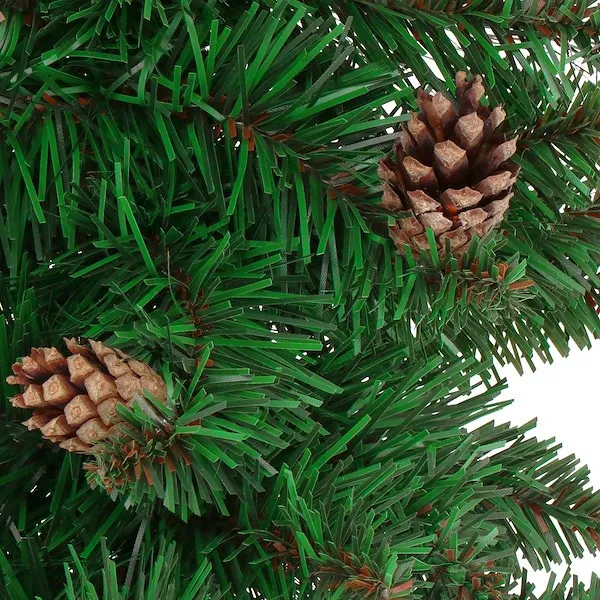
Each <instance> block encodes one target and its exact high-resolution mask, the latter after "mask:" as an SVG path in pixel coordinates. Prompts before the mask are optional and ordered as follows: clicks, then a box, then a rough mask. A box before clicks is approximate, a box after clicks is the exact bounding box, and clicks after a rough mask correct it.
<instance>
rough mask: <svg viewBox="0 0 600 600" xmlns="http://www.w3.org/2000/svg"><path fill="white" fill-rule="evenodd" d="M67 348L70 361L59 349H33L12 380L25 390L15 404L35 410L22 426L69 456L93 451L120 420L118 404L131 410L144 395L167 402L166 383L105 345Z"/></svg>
mask: <svg viewBox="0 0 600 600" xmlns="http://www.w3.org/2000/svg"><path fill="white" fill-rule="evenodd" d="M65 343H66V346H67V350H68V352H69V355H68V356H66V357H65V356H64V355H63V354H62V353H61V352H60V351H59V350H58V349H57V348H54V347H52V348H32V349H31V351H30V354H29V356H25V357H24V358H23V359H22V361H21V362H17V363H15V364H14V365H13V367H12V370H13V375H11V376H9V377H8V378H7V382H8V383H9V384H11V385H20V386H22V387H23V388H24V389H23V393H21V394H17V395H16V396H15V397H14V398H12V399H11V400H10V402H11V403H12V405H13V406H14V407H16V408H22V409H29V410H32V411H33V414H32V415H31V417H30V418H29V419H27V420H26V421H24V422H23V425H25V426H26V427H27V428H28V429H29V430H34V429H39V430H40V432H41V433H42V436H43V437H44V438H45V439H48V440H50V441H52V442H55V443H58V444H59V445H60V447H61V448H63V449H65V450H68V451H69V452H86V453H88V452H93V449H94V445H95V444H97V443H98V442H100V441H102V440H104V439H106V438H107V437H108V436H109V435H110V431H111V428H112V427H114V426H115V425H116V424H117V423H118V422H119V421H120V420H121V418H120V416H119V414H118V412H117V406H118V405H119V404H125V405H129V404H131V402H132V401H133V400H134V399H135V398H136V396H138V395H139V396H141V395H143V394H144V392H149V393H150V394H151V395H152V396H153V397H154V398H156V399H157V400H159V401H161V402H164V401H165V400H166V385H165V382H164V380H163V379H162V377H160V375H158V373H156V371H154V370H153V369H152V368H151V367H149V366H148V365H147V364H145V363H143V362H140V361H138V360H134V359H132V358H131V357H129V356H128V355H126V354H125V353H123V352H121V351H120V350H118V349H113V348H109V347H108V346H105V345H104V344H103V343H102V342H96V341H94V340H89V343H90V345H89V346H87V345H82V344H79V343H78V342H77V341H76V340H74V339H66V338H65Z"/></svg>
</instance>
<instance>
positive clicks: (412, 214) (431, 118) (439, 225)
mask: <svg viewBox="0 0 600 600" xmlns="http://www.w3.org/2000/svg"><path fill="white" fill-rule="evenodd" d="M456 89H457V102H456V104H453V103H452V102H451V101H450V100H448V98H446V96H444V95H443V94H441V93H439V92H437V93H436V94H434V95H430V94H427V93H426V92H424V91H423V90H419V93H418V104H419V107H420V109H421V112H420V113H418V114H416V113H413V114H411V116H410V120H409V121H408V122H407V124H406V126H405V127H404V128H403V130H402V131H401V132H400V135H399V136H398V141H397V143H396V144H395V147H394V154H395V159H390V158H386V159H384V160H382V161H381V163H380V165H379V171H378V173H379V177H380V179H381V181H382V183H383V198H382V202H381V205H380V206H381V207H382V208H384V209H386V210H388V211H391V212H394V213H397V214H398V216H397V219H396V222H395V223H394V224H393V225H392V226H391V227H390V228H389V233H390V237H391V238H392V240H393V241H394V243H395V244H396V247H397V248H398V250H399V251H400V252H401V253H404V252H405V251H406V247H407V246H408V247H409V248H410V249H411V250H414V251H416V252H419V250H420V249H429V246H430V243H429V238H428V236H427V231H426V230H427V228H431V230H432V231H433V234H434V237H435V241H436V244H437V247H438V250H439V251H440V252H441V253H442V254H444V253H445V252H446V249H447V248H448V247H449V248H450V251H451V252H452V253H453V254H459V253H461V252H463V251H465V250H466V248H467V246H468V243H469V241H470V240H471V238H472V236H473V235H477V236H478V237H482V236H484V235H485V234H486V233H488V232H489V231H490V230H491V229H492V228H494V227H496V226H497V225H498V224H499V223H500V222H501V221H502V219H503V218H504V214H505V213H506V211H507V209H508V207H509V204H510V199H511V198H512V196H513V193H512V187H513V185H514V183H515V181H516V179H517V176H518V173H519V168H518V167H517V166H516V165H515V164H514V163H512V162H511V161H510V158H511V157H512V155H513V154H514V153H515V151H516V149H517V139H516V138H514V139H511V140H506V138H505V136H504V135H503V134H501V133H499V127H500V125H501V124H502V122H503V121H504V119H505V118H506V113H505V112H504V110H503V109H502V108H501V107H500V106H497V107H495V108H494V109H493V110H491V109H489V108H487V107H484V106H482V105H481V103H480V101H481V98H482V97H483V94H484V92H485V89H484V87H483V84H482V80H481V77H480V76H479V75H477V76H476V77H474V78H473V79H472V80H471V81H467V78H466V74H465V73H463V72H459V73H457V75H456Z"/></svg>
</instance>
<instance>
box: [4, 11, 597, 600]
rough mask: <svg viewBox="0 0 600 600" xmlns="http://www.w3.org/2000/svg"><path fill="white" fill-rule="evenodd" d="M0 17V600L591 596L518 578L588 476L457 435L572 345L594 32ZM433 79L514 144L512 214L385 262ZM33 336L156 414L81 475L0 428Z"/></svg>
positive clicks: (472, 22)
mask: <svg viewBox="0 0 600 600" xmlns="http://www.w3.org/2000/svg"><path fill="white" fill-rule="evenodd" d="M0 4H1V10H2V16H3V19H2V20H1V22H0V129H1V130H2V136H0V188H1V189H2V192H3V203H2V205H1V207H0V248H1V251H0V310H1V311H2V314H3V318H2V319H0V358H1V360H0V376H1V378H2V383H1V384H0V385H2V386H3V387H2V391H3V394H2V398H1V399H0V520H1V521H2V524H3V527H2V528H1V529H0V572H1V576H0V597H2V598H4V597H6V598H11V599H12V598H16V599H18V600H24V599H25V598H43V600H55V599H56V600H63V599H66V600H75V599H79V598H84V597H85V598H103V599H107V600H108V599H110V600H133V598H136V599H138V600H142V599H146V598H147V599H148V600H150V598H152V599H158V600H163V599H164V600H170V599H173V600H175V598H182V599H183V600H192V599H198V600H226V599H229V598H236V599H242V600H243V599H248V600H249V599H250V598H253V599H256V598H264V599H265V600H275V599H277V598H282V599H283V598H285V599H286V600H287V599H289V598H298V599H300V598H302V599H306V600H336V599H341V600H344V599H346V598H348V599H351V600H388V599H391V598H407V599H408V598H411V599H414V600H475V598H476V599H477V600H484V599H485V600H499V599H501V600H567V599H569V600H596V599H597V597H598V594H599V593H600V585H599V582H598V579H597V577H594V578H593V579H592V581H591V583H590V585H589V586H588V587H586V586H584V585H583V584H582V583H580V582H579V581H578V579H577V578H576V577H575V578H573V579H571V578H570V576H569V575H567V576H565V579H564V580H563V581H561V582H557V581H556V579H555V577H554V576H551V577H550V581H549V583H548V587H547V589H546V590H545V591H540V590H538V591H536V590H534V589H533V587H532V586H531V585H530V584H529V583H527V575H526V573H525V572H524V570H523V569H522V567H521V566H520V564H519V562H518V560H517V552H518V551H519V550H520V551H522V552H523V554H524V555H525V557H526V558H527V560H528V561H529V563H530V564H531V565H532V566H533V568H544V569H547V570H550V569H551V568H552V565H553V564H555V563H559V562H561V561H567V562H568V561H570V560H571V559H572V558H573V557H579V556H582V555H583V554H584V553H586V552H592V553H593V552H596V551H597V550H598V548H599V543H600V526H599V523H600V521H599V518H600V501H599V496H598V493H597V492H595V491H594V490H593V489H592V488H591V487H590V485H589V480H588V479H589V473H588V471H587V469H586V468H585V467H582V466H580V465H579V463H578V461H577V459H576V458H575V457H572V456H568V457H566V458H559V457H558V455H557V451H558V449H559V444H557V443H556V442H555V441H554V440H548V441H539V440H537V439H535V438H532V437H531V436H530V434H531V431H532V429H533V426H534V423H528V424H525V425H519V424H517V425H508V424H506V425H501V424H497V423H494V422H488V423H485V424H483V425H478V426H476V427H475V426H474V425H473V423H474V421H476V420H478V419H481V418H484V417H485V418H487V417H490V416H491V415H493V414H494V413H495V412H496V411H498V410H499V409H501V408H502V407H503V406H505V405H506V404H507V402H506V401H503V400H499V399H498V393H499V392H500V390H501V389H502V388H503V387H504V382H503V381H502V380H500V378H499V377H498V375H497V372H496V368H495V367H496V365H498V364H503V363H507V362H509V363H511V364H513V365H514V366H515V367H516V368H517V369H518V370H521V371H522V370H523V367H524V366H525V365H526V364H527V365H529V366H530V367H531V368H534V367H535V357H536V356H537V357H539V358H541V359H542V360H546V361H551V360H552V358H553V356H554V354H555V351H558V352H559V353H561V354H567V352H568V349H569V344H570V343H575V344H576V345H578V346H579V347H582V348H583V347H589V346H590V344H591V340H592V339H593V338H595V337H598V336H599V335H600V325H599V320H598V311H599V308H598V306H599V302H600V285H599V283H600V282H599V280H598V261H599V260H600V242H599V241H598V240H599V239H600V229H599V228H600V224H599V220H598V214H600V213H599V211H598V200H599V198H598V182H599V178H598V164H599V163H600V143H599V140H600V95H599V94H600V92H599V88H598V85H597V83H598V52H597V50H598V44H599V43H600V15H599V13H598V10H597V7H596V6H595V3H594V2H592V1H591V0H589V1H584V2H572V1H570V0H547V1H545V2H530V1H529V0H513V1H512V2H499V1H497V0H482V1H480V0H476V1H474V2H455V1H449V0H443V1H436V2H433V1H430V0H414V1H413V0H410V1H406V2H396V1H393V0H392V1H386V2H382V1H378V0H331V1H324V0H314V1H313V2H310V3H309V2H302V1H300V0H256V1H252V0H240V1H236V2H226V1H224V0H210V1H205V0H144V1H133V0H110V1H108V2H98V1H96V0H84V1H83V2H72V1H71V0H55V1H53V2H42V1H39V2H35V3H33V2H31V3H28V2H25V3H23V2H4V3H0ZM19 9H24V10H19ZM457 71H467V72H469V73H472V74H476V73H480V74H481V75H482V76H483V78H484V79H485V82H486V87H487V90H488V92H487V97H486V98H485V99H484V100H483V102H484V103H487V104H490V105H495V104H502V105H503V106H504V109H505V111H506V113H507V121H506V123H505V124H504V130H505V132H506V133H507V134H515V135H518V136H519V146H518V150H517V154H516V155H515V162H517V163H518V164H519V166H520V167H521V172H520V175H519V179H518V182H517V183H516V186H515V192H516V193H515V197H514V198H513V199H512V201H511V208H510V211H509V212H508V214H507V218H506V219H505V220H504V222H503V223H502V225H501V227H500V228H499V229H498V230H496V231H495V232H493V233H491V234H490V235H488V236H486V237H485V238H484V239H474V240H473V241H472V243H471V245H470V247H469V250H468V252H467V253H466V254H465V255H464V256H462V257H461V258H460V259H458V258H456V257H452V256H450V255H448V256H445V257H440V256H439V254H438V253H437V252H434V251H433V252H425V251H423V252H422V253H421V254H420V255H419V256H405V257H402V256H400V255H399V254H397V252H396V249H395V246H394V244H393V242H392V241H391V240H390V239H389V236H388V232H387V231H388V229H387V227H388V222H389V221H390V220H393V219H394V214H392V213H390V212H389V211H386V210H384V209H383V208H382V207H381V193H382V190H381V185H380V180H379V177H378V174H377V165H378V163H379V161H380V159H381V158H382V157H383V156H385V155H386V154H387V153H389V152H390V151H391V150H392V145H393V142H394V141H395V139H396V137H397V133H398V130H399V128H400V127H401V126H402V124H403V123H405V122H406V121H407V120H408V119H409V113H410V112H411V111H413V110H415V109H416V107H417V104H416V101H415V90H416V88H417V87H422V88H424V89H426V90H428V91H429V90H438V91H443V92H449V93H450V94H453V93H454V92H455V83H454V74H455V73H456V72H457ZM64 335H67V336H73V335H75V336H82V337H88V336H89V337H91V338H98V339H103V340H104V341H106V342H107V343H109V344H110V345H111V346H115V347H118V348H122V349H124V350H126V351H127V352H128V353H130V354H131V355H133V356H135V357H137V358H139V359H142V360H145V361H148V362H149V363H151V364H152V365H153V366H154V367H155V368H156V369H157V370H158V371H160V373H161V375H162V376H163V378H164V379H165V381H166V383H167V388H168V397H169V400H168V402H167V403H166V404H164V405H160V404H157V403H156V402H155V401H153V399H152V398H138V399H137V401H136V403H134V405H133V406H131V407H130V408H129V409H126V410H122V412H121V416H122V417H123V418H124V419H125V424H124V425H123V424H122V425H120V431H121V435H120V437H119V436H117V435H115V436H114V437H112V438H111V439H110V440H108V441H107V442H105V443H104V444H103V445H102V446H103V452H98V453H97V454H96V455H93V456H90V457H87V458H83V457H80V456H77V455H66V454H65V453H64V452H62V451H60V450H59V449H58V448H56V447H54V446H53V445H52V444H50V443H48V442H45V441H42V440H40V437H39V434H38V433H36V432H27V431H25V430H24V429H23V428H22V427H21V426H20V424H19V423H18V421H19V420H21V415H20V414H19V412H20V411H19V410H18V409H15V408H13V407H12V406H11V405H10V404H9V403H8V402H7V401H6V399H7V398H8V397H9V396H11V395H12V390H11V389H10V386H8V385H7V384H6V383H4V381H5V379H6V377H7V376H8V375H9V374H10V366H11V364H12V363H13V362H14V360H15V359H16V358H17V357H19V356H24V355H27V353H28V351H29V349H30V348H31V347H36V346H41V345H47V346H52V345H55V344H57V342H58V341H59V340H60V339H61V338H62V337H63V336H64ZM84 463H86V464H87V465H88V466H87V471H86V470H84V468H83V465H84ZM90 482H91V483H93V484H94V487H93V489H92V488H91V487H90V485H89V483H90ZM107 491H108V492H109V494H107ZM108 548H110V551H109V550H108Z"/></svg>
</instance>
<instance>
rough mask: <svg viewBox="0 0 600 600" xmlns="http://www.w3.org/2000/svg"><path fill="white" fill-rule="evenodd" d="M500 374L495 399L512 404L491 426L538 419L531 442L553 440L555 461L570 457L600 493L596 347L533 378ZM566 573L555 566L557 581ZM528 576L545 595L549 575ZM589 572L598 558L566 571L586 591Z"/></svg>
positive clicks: (599, 351)
mask: <svg viewBox="0 0 600 600" xmlns="http://www.w3.org/2000/svg"><path fill="white" fill-rule="evenodd" d="M524 368H525V369H527V368H528V367H526V366H525V367H524ZM500 372H501V375H502V376H503V377H505V378H506V379H507V380H508V389H506V390H504V391H503V392H502V395H501V396H500V397H501V398H503V399H513V400H514V402H513V404H512V405H510V406H508V407H506V408H504V409H502V410H501V411H499V412H498V413H496V414H494V415H493V417H491V418H493V419H494V420H495V421H496V423H505V422H507V421H510V422H511V423H513V424H514V425H522V424H524V423H527V422H528V421H530V420H531V419H533V418H536V417H537V420H538V426H537V429H536V430H535V436H536V437H537V438H538V439H550V438H552V437H554V438H556V441H557V442H560V443H562V445H563V447H562V449H561V450H560V451H559V456H566V455H569V454H575V455H576V456H577V458H579V459H580V461H581V464H582V465H583V464H587V465H588V467H589V468H590V470H591V476H590V483H591V484H592V485H593V486H594V488H595V489H598V488H600V429H599V428H598V424H599V420H600V419H599V417H600V393H599V386H600V342H599V341H597V342H595V344H594V345H593V347H592V348H591V349H590V350H583V351H581V350H579V349H578V348H574V349H572V350H571V353H570V354H569V356H568V357H567V358H562V357H560V356H557V358H556V359H555V361H554V363H552V364H544V363H541V364H538V367H537V369H536V371H535V372H534V373H532V372H531V371H530V370H526V371H525V373H524V375H523V376H520V375H519V374H518V373H517V372H516V371H515V370H514V369H513V368H512V367H507V368H504V369H503V370H501V371H500ZM486 420H489V418H488V419H486ZM565 568H566V565H557V566H556V568H555V573H556V574H557V579H561V578H562V576H563V575H564V572H565ZM527 570H528V572H529V575H528V579H529V580H530V581H532V582H533V583H536V586H537V591H538V593H539V592H540V591H541V590H540V587H542V586H543V587H542V589H545V585H546V582H547V581H548V573H545V572H544V571H537V572H533V571H532V570H531V568H530V567H527ZM594 571H595V572H596V573H597V574H598V575H600V554H597V555H596V556H589V557H586V558H582V559H575V560H574V561H573V564H572V566H571V572H572V573H576V574H577V575H578V576H579V577H580V580H581V581H583V582H584V583H586V585H587V584H588V583H589V581H590V577H591V573H592V572H594Z"/></svg>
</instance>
